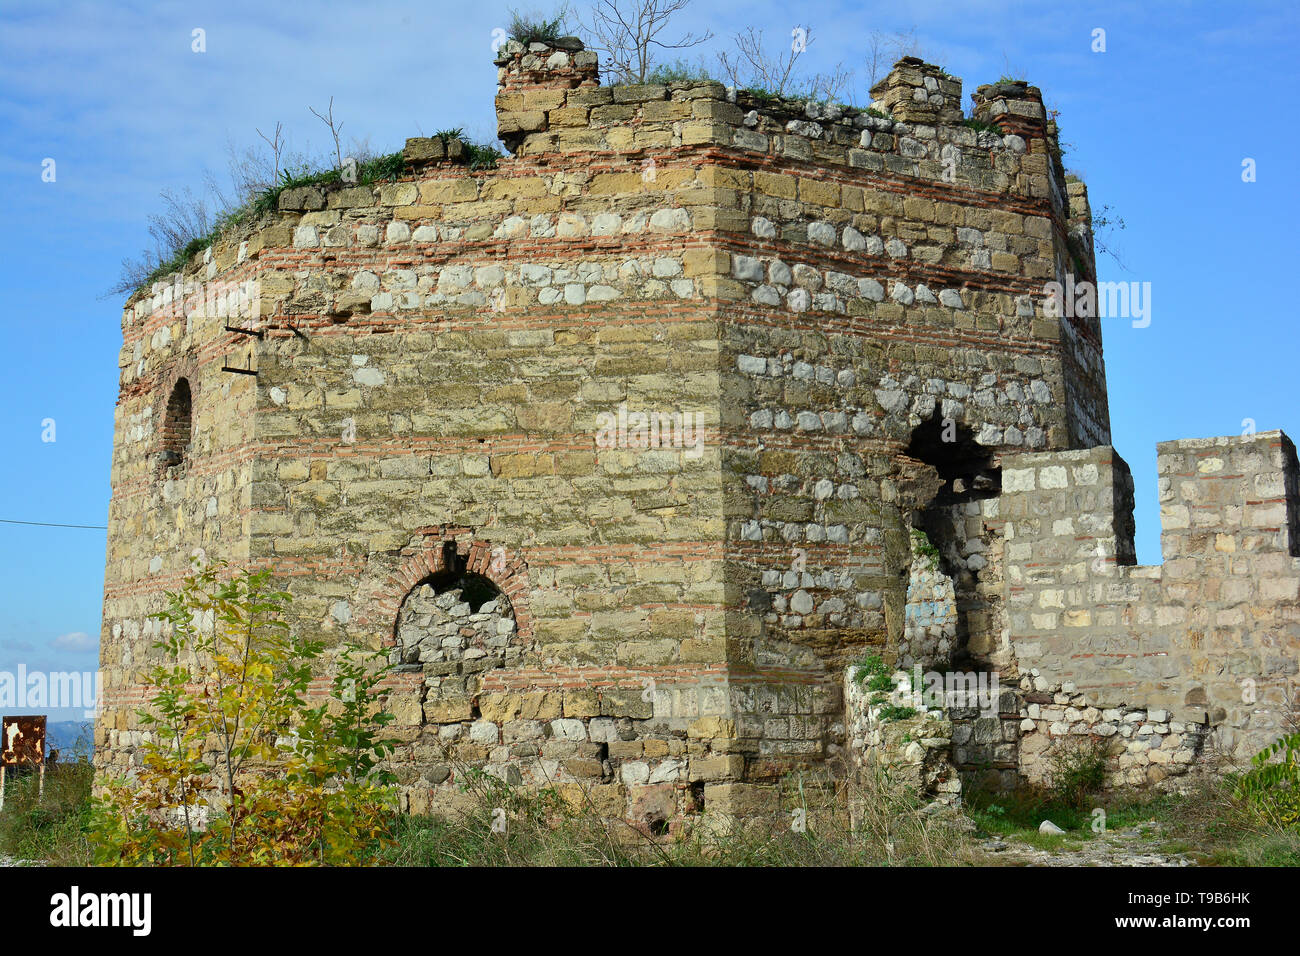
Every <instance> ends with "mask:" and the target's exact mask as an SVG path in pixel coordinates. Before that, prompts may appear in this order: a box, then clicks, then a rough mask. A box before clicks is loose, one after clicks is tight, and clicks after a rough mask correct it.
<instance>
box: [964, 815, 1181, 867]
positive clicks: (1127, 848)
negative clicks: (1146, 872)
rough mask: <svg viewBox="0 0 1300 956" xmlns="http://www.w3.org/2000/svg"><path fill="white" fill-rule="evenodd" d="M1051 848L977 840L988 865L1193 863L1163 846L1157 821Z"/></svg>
mask: <svg viewBox="0 0 1300 956" xmlns="http://www.w3.org/2000/svg"><path fill="white" fill-rule="evenodd" d="M1063 844H1064V845H1062V846H1060V847H1053V848H1052V849H1050V850H1047V849H1039V848H1038V847H1034V846H1030V845H1029V844H1028V843H1024V842H1023V841H1021V840H1017V839H1016V838H1015V837H1005V838H1004V837H996V838H992V839H986V840H981V841H980V849H981V850H982V851H983V852H984V853H985V854H986V856H987V859H986V860H983V861H981V862H984V863H987V864H988V865H990V866H1196V865H1198V864H1197V862H1196V860H1194V859H1193V858H1191V857H1190V856H1187V855H1186V854H1183V853H1172V852H1170V851H1168V850H1166V849H1165V848H1164V834H1163V832H1162V830H1161V828H1160V826H1159V825H1158V824H1155V823H1143V824H1138V825H1136V826H1131V827H1123V828H1121V829H1118V830H1111V831H1108V832H1106V833H1104V834H1099V835H1097V836H1094V837H1092V838H1091V839H1089V840H1081V841H1078V842H1077V843H1076V842H1075V841H1073V840H1069V839H1068V838H1067V839H1066V840H1064V841H1063Z"/></svg>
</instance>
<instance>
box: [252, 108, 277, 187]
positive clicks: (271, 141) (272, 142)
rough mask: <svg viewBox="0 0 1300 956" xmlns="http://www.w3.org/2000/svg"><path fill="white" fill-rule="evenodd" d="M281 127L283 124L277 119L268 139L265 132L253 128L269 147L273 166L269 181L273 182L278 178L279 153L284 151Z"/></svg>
mask: <svg viewBox="0 0 1300 956" xmlns="http://www.w3.org/2000/svg"><path fill="white" fill-rule="evenodd" d="M283 128H284V124H283V123H281V122H279V121H277V122H276V124H275V136H274V137H273V138H270V139H268V138H267V136H266V134H265V133H263V132H262V131H261V130H260V129H259V130H254V132H256V133H257V135H258V136H260V137H262V140H263V141H264V142H265V143H266V145H267V146H269V147H271V154H272V156H273V160H272V161H273V163H274V168H273V169H272V171H271V182H275V181H276V180H277V179H279V178H280V154H281V153H282V152H283V151H284V142H283V141H282V140H281V139H280V131H281V130H282V129H283Z"/></svg>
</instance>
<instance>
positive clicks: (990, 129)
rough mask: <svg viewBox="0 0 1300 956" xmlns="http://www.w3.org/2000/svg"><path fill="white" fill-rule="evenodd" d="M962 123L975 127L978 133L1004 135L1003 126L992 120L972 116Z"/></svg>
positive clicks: (971, 127)
mask: <svg viewBox="0 0 1300 956" xmlns="http://www.w3.org/2000/svg"><path fill="white" fill-rule="evenodd" d="M961 125H962V126H965V127H967V128H968V129H973V130H974V131H975V132H977V133H996V134H997V135H999V136H1001V135H1002V127H1001V126H999V125H998V124H997V123H994V122H992V121H990V120H982V119H975V117H973V116H970V117H967V118H966V119H964V120H962V121H961Z"/></svg>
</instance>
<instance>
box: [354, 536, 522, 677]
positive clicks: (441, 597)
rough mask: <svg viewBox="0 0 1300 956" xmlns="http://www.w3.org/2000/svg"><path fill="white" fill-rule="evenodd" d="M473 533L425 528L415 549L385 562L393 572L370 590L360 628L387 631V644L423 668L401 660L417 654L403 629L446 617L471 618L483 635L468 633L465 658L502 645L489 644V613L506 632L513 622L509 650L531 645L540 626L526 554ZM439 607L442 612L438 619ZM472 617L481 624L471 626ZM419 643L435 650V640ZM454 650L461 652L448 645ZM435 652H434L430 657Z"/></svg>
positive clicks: (413, 543) (364, 595)
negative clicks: (534, 614) (402, 635)
mask: <svg viewBox="0 0 1300 956" xmlns="http://www.w3.org/2000/svg"><path fill="white" fill-rule="evenodd" d="M473 535H474V531H473V530H472V529H468V528H454V527H439V528H422V529H420V530H419V531H417V532H416V533H415V535H414V536H413V537H412V539H411V542H410V544H408V545H407V546H406V547H405V548H403V549H402V550H401V551H400V552H398V553H397V554H396V555H391V556H388V560H387V561H384V563H385V564H387V565H388V566H389V568H391V570H389V571H388V573H387V574H385V575H383V576H382V577H381V578H380V579H379V580H376V581H375V582H374V583H373V584H371V585H370V586H369V587H368V588H363V591H362V594H361V607H360V608H359V610H358V614H357V623H359V624H361V625H365V626H369V627H374V628H376V629H378V628H381V627H382V628H383V631H384V637H385V644H386V645H387V646H388V647H389V648H391V649H393V651H394V652H395V653H397V654H399V655H400V656H402V657H403V661H402V662H403V663H408V664H410V663H415V661H406V660H404V658H405V656H407V655H405V654H401V652H402V651H403V650H409V648H404V647H403V642H402V640H401V639H400V630H401V627H402V626H403V623H405V624H406V625H407V626H408V628H409V627H412V626H414V627H417V628H418V627H430V626H441V625H440V624H437V625H435V622H436V621H442V620H443V619H444V618H455V619H458V620H461V619H463V626H464V627H467V628H470V629H471V630H473V631H475V633H474V634H472V635H465V638H466V640H465V642H464V643H463V644H462V645H461V648H460V650H461V653H462V656H463V653H464V651H467V650H469V649H470V648H472V647H479V648H481V649H484V650H487V649H488V648H498V647H499V646H500V645H499V644H498V643H495V642H493V643H489V642H488V634H487V624H488V623H489V622H488V618H487V617H481V616H480V615H484V614H486V615H488V616H490V617H492V618H494V619H495V624H496V625H498V626H501V625H500V622H501V621H503V620H513V622H514V631H513V633H512V634H511V635H510V641H509V642H508V644H507V645H506V646H510V647H524V646H527V645H528V644H529V643H531V641H532V637H533V620H532V614H531V612H530V610H529V607H528V567H527V565H526V564H525V563H524V561H523V558H522V557H521V556H520V555H519V554H518V552H515V551H511V550H509V549H507V548H504V547H502V546H500V545H494V544H493V543H492V542H490V541H485V540H482V539H478V538H475V537H474V536H473ZM453 598H454V600H453ZM488 603H492V604H493V605H494V606H493V607H490V608H488V609H487V610H486V611H485V610H484V605H485V604H488ZM462 604H464V605H469V610H468V613H465V609H464V608H461V607H460V605H462ZM439 605H446V606H445V607H443V606H439ZM435 609H436V610H437V611H439V612H442V613H441V614H434V613H433V611H434V610H435ZM404 612H405V614H406V617H405V621H404V619H403V613H404ZM452 612H454V613H452ZM424 615H431V620H430V621H429V622H426V623H419V622H420V621H421V620H423V616H424ZM470 617H474V618H476V619H475V620H474V621H470V620H468V619H469V618H470ZM503 630H504V627H503ZM408 636H409V637H414V632H408ZM448 637H450V635H448ZM480 640H481V644H480V643H479V641H480ZM415 643H417V644H418V643H426V645H427V641H416V642H415ZM448 650H454V648H453V647H452V646H451V645H448ZM432 653H433V652H432V651H428V652H427V653H426V659H427V658H428V657H431V656H432ZM488 653H489V654H491V653H493V651H488ZM473 656H474V657H478V656H479V655H477V654H476V655H473ZM416 659H417V660H418V659H419V655H418V654H417V655H416Z"/></svg>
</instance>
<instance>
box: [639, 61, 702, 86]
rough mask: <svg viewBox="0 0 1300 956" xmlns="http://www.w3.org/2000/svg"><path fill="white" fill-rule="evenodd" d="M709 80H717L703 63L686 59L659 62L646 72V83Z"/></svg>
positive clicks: (699, 81)
mask: <svg viewBox="0 0 1300 956" xmlns="http://www.w3.org/2000/svg"><path fill="white" fill-rule="evenodd" d="M710 80H713V81H715V82H717V78H716V77H714V76H712V75H711V74H710V73H709V71H708V69H707V68H706V67H705V66H704V65H703V64H693V63H689V62H687V61H686V60H675V61H673V62H672V63H661V64H659V65H658V66H656V67H655V68H654V69H653V70H651V71H650V72H649V73H647V74H646V78H645V81H646V82H647V83H659V84H664V85H666V84H668V83H705V82H708V81H710Z"/></svg>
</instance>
